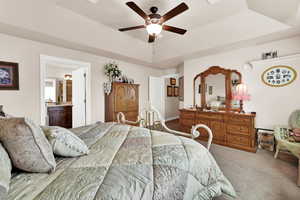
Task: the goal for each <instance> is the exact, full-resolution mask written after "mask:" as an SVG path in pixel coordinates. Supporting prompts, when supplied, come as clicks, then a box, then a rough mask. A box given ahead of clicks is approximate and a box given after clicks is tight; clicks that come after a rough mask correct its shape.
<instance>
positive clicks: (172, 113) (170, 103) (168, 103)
mask: <svg viewBox="0 0 300 200" xmlns="http://www.w3.org/2000/svg"><path fill="white" fill-rule="evenodd" d="M173 78H175V79H176V85H177V86H178V76H173ZM164 82H165V86H164V89H165V119H166V120H172V119H175V118H178V117H179V111H178V108H179V98H178V97H168V96H167V86H168V85H170V78H169V77H168V78H165V79H164Z"/></svg>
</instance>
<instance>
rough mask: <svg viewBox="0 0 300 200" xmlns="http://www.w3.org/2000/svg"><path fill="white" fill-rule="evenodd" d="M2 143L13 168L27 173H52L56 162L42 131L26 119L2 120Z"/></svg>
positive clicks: (0, 128)
mask: <svg viewBox="0 0 300 200" xmlns="http://www.w3.org/2000/svg"><path fill="white" fill-rule="evenodd" d="M0 141H1V142H2V144H3V146H4V147H5V148H6V150H7V152H8V154H9V156H10V158H11V161H12V163H13V166H14V167H16V168H18V169H21V170H24V171H27V172H52V171H54V170H55V167H56V162H55V159H54V155H53V152H52V148H51V145H50V144H49V142H48V140H47V138H46V137H45V135H44V133H43V131H42V129H41V128H40V127H39V126H36V125H35V124H34V123H33V122H31V121H30V120H28V119H25V118H2V119H0Z"/></svg>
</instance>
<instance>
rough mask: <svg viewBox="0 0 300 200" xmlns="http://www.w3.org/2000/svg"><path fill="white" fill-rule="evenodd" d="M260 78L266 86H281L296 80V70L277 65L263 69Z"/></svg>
mask: <svg viewBox="0 0 300 200" xmlns="http://www.w3.org/2000/svg"><path fill="white" fill-rule="evenodd" d="M261 78H262V81H263V82H264V83H265V84H266V85H268V86H271V87H283V86H286V85H289V84H291V83H292V82H294V81H295V80H296V78H297V72H296V70H294V69H293V68H292V67H289V66H284V65H278V66H274V67H270V68H268V69H267V70H266V71H264V73H263V74H262V77H261Z"/></svg>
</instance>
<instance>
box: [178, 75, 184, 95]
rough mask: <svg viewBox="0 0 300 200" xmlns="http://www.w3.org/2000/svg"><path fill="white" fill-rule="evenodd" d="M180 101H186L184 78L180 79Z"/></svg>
mask: <svg viewBox="0 0 300 200" xmlns="http://www.w3.org/2000/svg"><path fill="white" fill-rule="evenodd" d="M179 101H184V77H183V76H181V77H180V78H179Z"/></svg>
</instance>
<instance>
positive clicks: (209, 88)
mask: <svg viewBox="0 0 300 200" xmlns="http://www.w3.org/2000/svg"><path fill="white" fill-rule="evenodd" d="M208 94H209V95H212V94H213V86H209V87H208Z"/></svg>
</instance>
